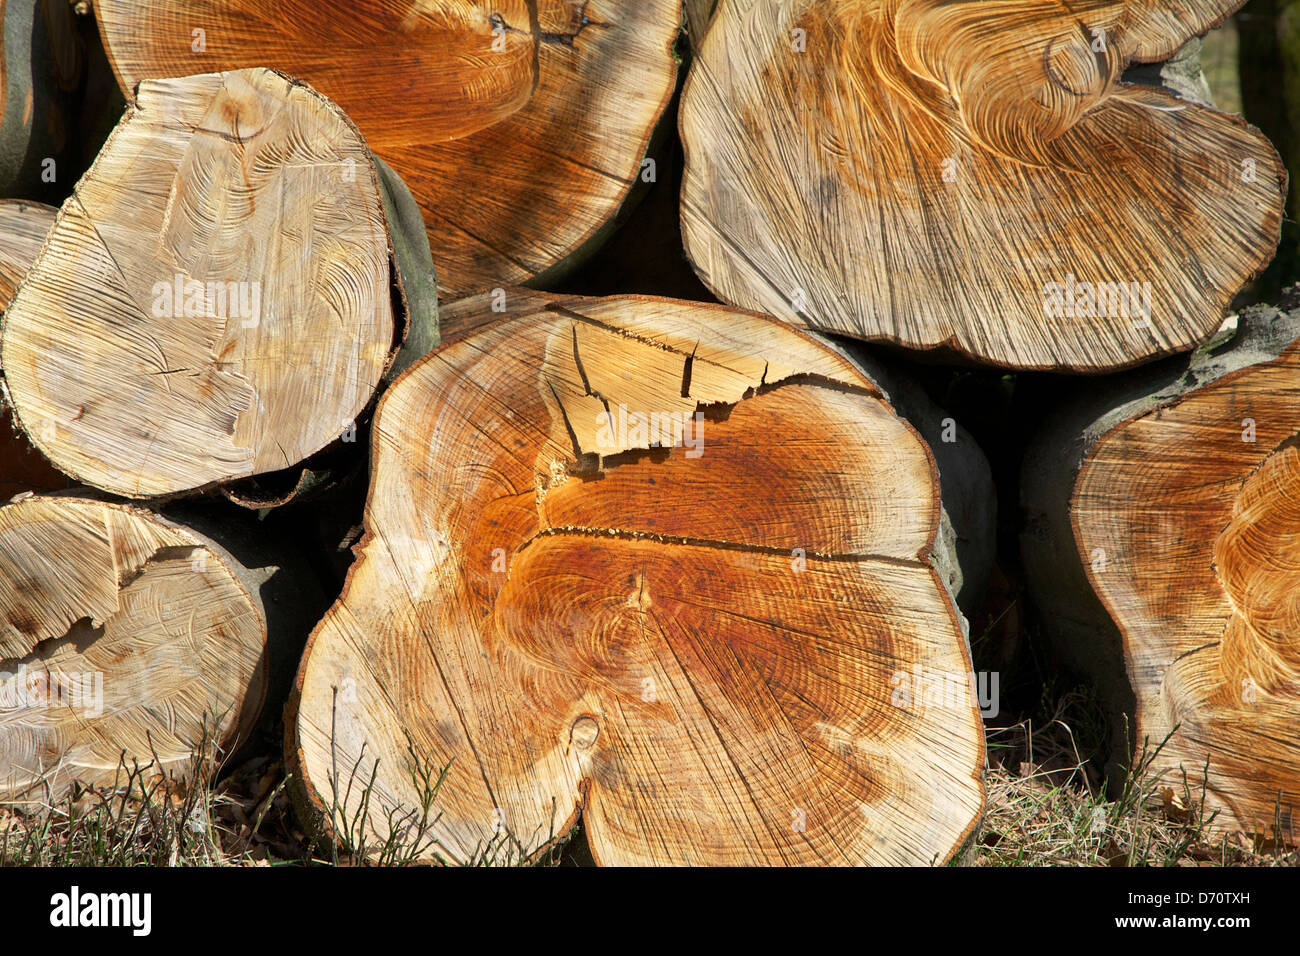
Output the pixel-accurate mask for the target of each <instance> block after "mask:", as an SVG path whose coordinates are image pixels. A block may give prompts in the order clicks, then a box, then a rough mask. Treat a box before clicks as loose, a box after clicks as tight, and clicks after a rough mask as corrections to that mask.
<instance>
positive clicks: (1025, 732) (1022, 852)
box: [954, 691, 1300, 866]
mask: <svg viewBox="0 0 1300 956" xmlns="http://www.w3.org/2000/svg"><path fill="white" fill-rule="evenodd" d="M1095 720H1096V715H1095V714H1094V713H1093V712H1092V705H1091V701H1090V699H1089V698H1088V697H1087V696H1086V695H1084V694H1081V693H1079V692H1077V691H1075V692H1070V693H1068V694H1066V695H1064V696H1063V697H1062V698H1061V700H1060V701H1059V702H1058V704H1057V706H1056V710H1055V713H1054V714H1053V715H1052V716H1051V717H1050V718H1049V719H1048V720H1046V721H1043V722H1040V724H1039V725H1038V726H1035V725H1034V723H1033V722H1032V721H1029V720H1026V721H1022V722H1020V723H1017V724H1014V725H1012V726H1009V727H1002V728H990V729H989V730H988V732H987V740H988V749H989V762H990V769H989V774H988V779H987V785H988V805H987V810H986V813H985V816H984V819H983V821H982V822H981V824H980V827H979V828H978V830H977V831H976V833H975V835H974V837H973V838H972V840H971V841H970V842H969V843H968V845H967V846H966V847H965V848H964V850H963V852H962V853H960V854H959V855H958V858H957V859H956V860H955V861H954V862H955V865H958V866H1295V865H1297V863H1300V853H1298V852H1297V850H1296V849H1295V848H1287V847H1282V848H1278V849H1276V850H1275V849H1274V848H1272V847H1271V846H1267V845H1260V844H1256V843H1253V842H1252V841H1251V840H1250V839H1248V838H1247V837H1245V836H1243V835H1241V834H1232V835H1225V834H1223V833H1222V832H1216V831H1215V828H1214V816H1215V814H1213V813H1209V814H1207V813H1206V812H1205V810H1204V802H1205V801H1204V790H1205V779H1204V774H1203V773H1202V774H1201V775H1199V776H1196V777H1192V776H1189V775H1187V774H1183V775H1182V776H1180V777H1179V778H1178V779H1172V778H1170V777H1169V776H1167V775H1162V774H1159V773H1155V772H1153V771H1152V769H1151V764H1152V761H1153V760H1154V758H1155V756H1156V755H1157V753H1158V752H1159V750H1160V748H1161V747H1162V746H1163V742H1156V743H1154V744H1153V743H1150V742H1149V743H1148V744H1147V746H1146V748H1145V749H1144V751H1143V753H1142V755H1141V756H1140V757H1139V759H1138V760H1136V761H1135V766H1134V767H1132V768H1131V769H1130V770H1129V772H1128V773H1127V774H1125V775H1124V780H1123V782H1122V783H1121V784H1120V785H1119V786H1118V787H1117V788H1114V790H1113V793H1108V787H1107V785H1106V783H1105V782H1104V781H1103V779H1102V777H1103V774H1102V773H1101V771H1100V769H1099V768H1098V767H1097V766H1096V760H1095V758H1093V759H1089V758H1087V757H1084V756H1081V754H1080V749H1081V748H1080V746H1079V743H1078V740H1077V737H1076V732H1077V729H1078V726H1079V724H1080V723H1082V724H1084V725H1086V729H1087V730H1088V731H1091V732H1095V729H1096V725H1095ZM1085 752H1086V751H1085Z"/></svg>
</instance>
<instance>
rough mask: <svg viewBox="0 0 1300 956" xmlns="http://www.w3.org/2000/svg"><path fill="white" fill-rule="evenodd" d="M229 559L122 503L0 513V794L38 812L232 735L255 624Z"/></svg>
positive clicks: (41, 504) (235, 737)
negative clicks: (73, 790)
mask: <svg viewBox="0 0 1300 956" xmlns="http://www.w3.org/2000/svg"><path fill="white" fill-rule="evenodd" d="M232 565H233V560H232V559H231V558H230V557H229V555H228V554H226V553H225V552H224V551H223V550H222V549H221V548H219V547H218V546H217V545H215V544H214V543H213V542H211V541H210V540H208V539H206V538H204V537H202V536H200V535H198V534H196V533H194V532H192V531H189V530H188V529H186V528H183V527H181V526H178V525H175V524H172V523H170V522H165V521H163V520H162V519H159V518H157V517H156V516H154V515H151V514H149V513H148V512H144V511H139V510H136V509H133V508H130V507H127V506H124V505H116V504H109V503H104V502H98V501H92V500H88V499H81V498H72V497H37V496H27V497H22V498H19V499H17V500H15V501H14V502H12V503H10V504H8V505H6V506H4V507H3V508H0V672H2V673H0V695H2V696H3V698H4V700H3V704H4V707H3V709H0V767H3V768H4V775H3V777H2V778H0V800H4V801H5V802H16V803H20V804H28V805H31V806H34V807H41V806H46V805H48V804H50V803H52V802H57V801H58V800H59V799H61V797H62V795H63V794H64V793H66V792H67V790H68V788H69V787H70V786H71V785H72V784H73V783H74V782H77V783H80V784H84V785H88V786H101V785H102V786H111V785H117V784H120V783H121V782H122V772H123V770H127V771H129V770H131V769H132V768H134V767H135V766H137V765H138V766H140V767H142V768H143V767H146V766H150V767H151V771H152V773H154V774H170V773H174V772H177V771H182V770H187V769H189V765H190V763H191V762H192V761H193V760H194V758H196V757H197V756H200V755H204V756H206V757H207V758H209V759H215V758H216V757H218V756H220V755H222V754H229V753H230V752H231V750H232V749H233V748H234V747H235V746H237V744H238V743H239V741H240V740H242V739H244V738H245V737H246V736H247V734H248V732H249V730H250V729H251V727H252V725H253V722H254V721H255V720H256V718H257V715H258V712H259V710H260V708H261V706H262V701H263V696H264V694H265V687H266V674H265V668H264V651H265V645H266V624H265V621H264V619H263V615H262V612H261V610H260V607H259V605H258V604H257V602H256V599H255V598H254V596H252V595H250V593H249V592H248V591H247V590H246V588H245V587H244V585H243V584H242V583H241V582H240V580H239V578H238V577H237V575H236V574H235V573H234V571H233V570H232Z"/></svg>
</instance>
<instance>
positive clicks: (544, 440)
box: [291, 290, 983, 864]
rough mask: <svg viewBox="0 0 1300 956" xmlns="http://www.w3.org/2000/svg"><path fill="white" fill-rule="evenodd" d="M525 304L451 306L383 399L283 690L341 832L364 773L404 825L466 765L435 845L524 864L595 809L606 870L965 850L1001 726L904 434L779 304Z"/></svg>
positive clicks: (872, 390) (871, 393)
mask: <svg viewBox="0 0 1300 956" xmlns="http://www.w3.org/2000/svg"><path fill="white" fill-rule="evenodd" d="M507 298H508V307H507V309H506V311H505V313H504V314H499V313H496V312H493V310H492V305H493V303H494V300H493V298H492V297H491V296H482V297H477V298H474V299H470V300H466V301H464V302H462V303H457V304H456V305H453V306H452V307H451V308H450V309H449V310H445V311H444V312H443V317H444V320H445V322H446V323H447V327H451V328H456V327H459V328H460V332H459V334H457V335H453V337H452V339H451V340H450V341H448V342H445V343H444V345H443V346H441V347H440V348H439V349H438V350H437V351H436V352H434V353H433V354H432V355H430V356H429V357H428V358H427V359H425V360H424V361H422V362H421V363H419V364H417V365H416V366H414V367H412V369H411V370H409V371H408V372H407V373H406V374H405V375H404V376H403V377H402V378H401V379H399V380H398V382H397V383H396V384H395V385H394V386H393V389H392V390H391V391H390V392H389V394H388V395H387V396H386V397H385V399H384V400H383V402H382V403H381V405H380V411H379V414H378V417H377V421H376V426H375V437H374V479H373V484H372V488H371V494H370V499H369V502H368V505H367V513H366V528H367V533H366V537H365V538H364V540H363V545H362V548H361V551H360V556H359V559H358V561H357V563H356V564H355V565H354V567H353V569H352V571H351V573H350V575H349V578H348V582H347V585H346V587H345V590H344V594H343V596H342V597H341V598H340V600H339V602H338V603H337V604H335V606H334V607H333V608H332V609H331V611H330V612H329V613H328V615H327V616H326V617H325V619H324V620H323V621H322V622H321V624H320V625H319V626H318V628H317V629H316V631H315V633H314V634H313V637H312V639H311V643H310V645H309V649H308V652H307V656H306V658H305V660H304V663H303V667H302V670H301V672H300V674H299V677H298V689H297V692H296V697H297V712H296V717H295V718H294V722H293V728H292V732H293V734H294V740H293V741H292V744H291V749H292V750H293V753H292V754H291V759H293V760H295V761H296V762H297V763H298V764H299V765H300V766H299V772H300V774H301V778H300V779H302V780H303V781H304V783H305V789H306V795H307V797H308V799H309V800H310V801H311V802H313V803H314V804H315V805H316V807H317V809H318V811H322V812H323V813H324V814H325V816H326V817H328V816H329V814H330V810H331V809H332V808H334V807H335V806H336V804H337V805H338V806H339V807H340V808H342V807H346V812H347V813H348V814H349V818H352V814H353V813H355V811H356V810H357V806H356V804H357V800H358V799H359V792H360V791H359V790H358V788H357V786H356V783H357V782H358V781H359V782H362V783H363V784H364V782H365V781H369V780H370V779H371V775H372V773H373V774H374V775H375V776H374V780H375V786H374V790H373V792H372V794H371V808H372V812H371V816H370V826H371V828H372V829H373V830H374V831H375V833H376V834H377V835H380V836H383V835H386V834H387V833H388V832H390V831H389V824H388V821H389V820H390V819H400V818H405V819H407V820H408V821H409V820H410V819H412V818H411V817H407V816H406V815H407V814H409V813H411V812H412V811H414V812H415V816H417V817H418V815H419V813H418V808H419V806H420V801H419V793H418V789H416V788H414V787H413V784H412V776H411V773H410V768H411V765H412V763H413V761H418V762H419V765H421V766H422V767H424V768H425V769H429V768H432V770H433V773H434V775H435V779H436V775H437V773H438V772H439V771H440V770H441V769H442V768H443V767H449V769H448V771H447V777H446V780H445V782H444V783H443V786H442V787H441V789H440V790H439V791H438V794H437V800H436V805H435V810H436V811H437V812H439V813H440V814H441V816H440V817H439V818H438V821H437V823H436V824H435V825H434V826H433V828H432V831H431V839H432V840H434V841H436V845H430V846H429V848H428V851H427V852H428V853H429V854H430V855H432V854H435V853H436V854H437V855H440V856H442V857H443V858H444V859H451V860H466V859H469V858H471V857H473V856H474V855H475V853H476V852H478V851H481V850H482V849H483V848H484V847H487V846H490V845H496V846H498V847H499V846H500V845H501V844H502V843H507V844H509V846H510V847H511V849H513V850H514V851H515V852H518V853H521V854H523V855H528V854H531V853H533V852H535V851H537V850H538V849H539V848H541V847H542V846H544V845H545V844H547V843H548V842H549V841H550V840H551V839H552V838H553V837H555V836H558V835H562V834H563V833H564V832H565V831H566V829H567V827H568V826H569V825H570V824H572V822H573V821H574V820H575V819H576V815H577V813H578V812H579V810H581V812H582V815H583V819H584V821H585V825H586V828H587V836H588V840H589V842H590V844H591V848H592V852H593V853H594V855H595V857H596V859H597V860H598V861H600V862H602V863H695V864H728V863H731V864H740V863H818V862H823V863H844V862H872V863H887V862H895V863H900V862H910V863H918V862H919V863H930V862H934V861H936V860H943V859H945V858H947V857H948V856H949V855H950V854H951V853H952V852H953V851H954V850H955V848H956V847H957V846H958V845H959V844H960V842H961V840H962V839H963V838H964V836H965V835H966V834H967V833H969V831H970V829H971V827H972V826H973V823H974V821H975V819H976V818H977V816H978V814H979V811H980V808H981V803H982V786H981V782H980V780H981V772H982V766H983V735H982V728H981V723H980V719H979V714H978V711H977V709H976V706H975V704H974V703H973V701H972V699H971V696H970V693H969V689H968V688H969V676H970V661H969V656H968V653H967V650H966V646H965V642H964V640H963V638H962V634H961V630H960V627H959V625H958V622H957V618H956V615H955V611H954V609H953V606H952V603H951V599H950V597H949V596H948V594H947V592H946V591H945V590H944V589H943V587H942V584H941V583H940V579H939V577H938V575H937V574H936V572H935V570H934V568H933V567H932V566H931V565H930V563H929V560H928V558H929V550H930V548H931V546H932V544H933V542H934V535H935V532H936V526H937V519H938V512H937V507H938V502H937V490H936V479H935V472H934V466H933V462H932V459H931V457H930V454H929V451H928V449H927V448H926V446H925V445H924V444H923V443H922V441H921V440H920V438H919V437H918V436H917V434H916V433H915V432H914V431H913V430H912V429H911V428H910V426H908V425H907V424H905V423H904V422H903V421H902V420H901V419H899V418H898V417H897V416H896V415H895V413H894V412H893V410H892V409H891V408H890V406H889V405H888V403H887V402H886V400H885V399H884V398H883V397H882V395H881V393H880V391H879V390H878V389H877V387H876V386H875V385H874V384H873V383H872V382H871V381H869V380H868V379H867V378H865V377H864V376H863V375H862V373H861V372H859V371H858V370H857V369H856V368H855V367H854V366H853V365H851V364H850V363H849V362H848V361H847V360H846V359H845V358H843V357H842V356H841V355H839V354H838V353H836V352H834V351H832V350H830V349H829V348H828V347H826V346H824V345H822V344H820V343H818V342H815V341H813V340H812V339H811V338H810V337H808V336H806V335H804V334H802V333H799V332H796V331H794V330H791V329H789V328H788V327H785V326H782V325H781V324H779V323H777V322H775V321H773V320H771V319H767V318H760V317H757V316H753V315H751V314H746V313H738V312H733V311H730V310H727V309H723V308H717V307H709V306H701V305H698V304H691V303H684V302H674V301H670V300H653V299H634V298H622V299H609V300H599V299H566V300H553V299H551V298H549V297H546V296H544V295H542V294H539V293H531V292H525V291H523V290H511V291H510V292H509V293H508V296H507ZM496 304H497V305H499V304H500V303H499V301H497V302H496ZM922 685H924V687H925V688H927V689H928V690H929V691H930V692H931V693H930V694H929V696H928V697H925V698H924V699H922V695H917V696H915V697H914V696H913V694H912V692H913V690H914V689H916V688H920V687H921V686H922ZM936 688H938V689H939V690H941V691H943V690H946V691H949V692H952V693H946V694H944V695H940V694H937V693H935V692H934V691H935V689H936ZM953 691H955V692H953ZM941 697H942V699H941ZM340 768H342V769H340ZM349 783H352V784H353V789H352V795H351V797H350V798H347V799H345V794H346V793H347V788H348V785H349ZM390 811H393V816H390ZM338 820H339V818H335V823H336V824H337V823H338Z"/></svg>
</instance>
